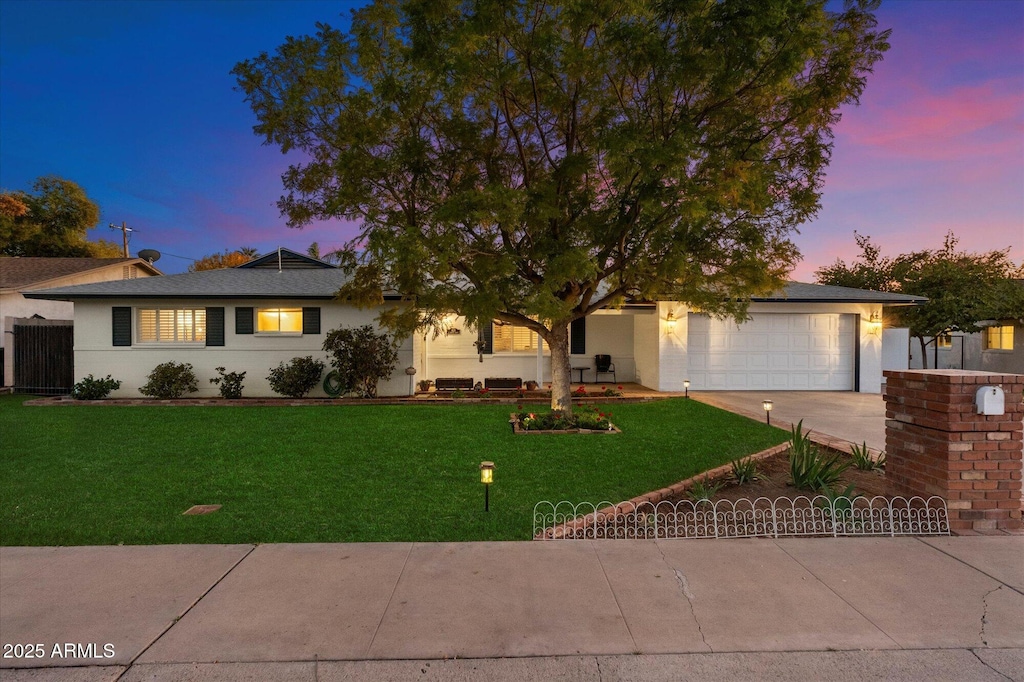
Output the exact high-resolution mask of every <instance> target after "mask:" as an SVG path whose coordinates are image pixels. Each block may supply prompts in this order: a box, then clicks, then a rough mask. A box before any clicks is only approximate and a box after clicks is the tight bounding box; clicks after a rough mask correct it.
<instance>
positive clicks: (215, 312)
mask: <svg viewBox="0 0 1024 682" xmlns="http://www.w3.org/2000/svg"><path fill="white" fill-rule="evenodd" d="M206 345H207V346H223V345H224V309H223V308H207V309H206Z"/></svg>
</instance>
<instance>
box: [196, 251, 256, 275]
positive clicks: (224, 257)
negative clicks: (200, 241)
mask: <svg viewBox="0 0 1024 682" xmlns="http://www.w3.org/2000/svg"><path fill="white" fill-rule="evenodd" d="M251 260H252V257H251V256H248V255H246V254H245V253H243V252H242V249H237V250H235V251H229V250H227V249H225V250H224V253H211V254H210V255H209V256H203V257H202V258H200V259H199V260H197V261H194V262H193V263H192V265H190V266H188V271H189V272H202V271H203V270H221V269H223V268H236V267H238V266H239V265H243V264H245V263H248V262H249V261H251Z"/></svg>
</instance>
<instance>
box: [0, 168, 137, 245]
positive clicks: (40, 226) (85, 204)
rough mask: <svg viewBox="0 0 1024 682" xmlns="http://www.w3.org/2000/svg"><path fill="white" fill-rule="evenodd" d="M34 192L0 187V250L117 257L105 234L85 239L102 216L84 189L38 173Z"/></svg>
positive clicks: (72, 183) (111, 243) (33, 187)
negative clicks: (94, 238) (104, 237)
mask: <svg viewBox="0 0 1024 682" xmlns="http://www.w3.org/2000/svg"><path fill="white" fill-rule="evenodd" d="M32 190H33V191H32V192H31V193H30V192H25V191H21V190H16V191H14V192H4V193H0V254H2V255H5V256H51V257H54V256H55V257H94V258H117V257H119V256H122V255H124V252H123V250H122V248H121V247H120V246H118V245H117V244H115V243H114V242H111V241H107V240H105V239H98V240H95V241H88V239H87V232H88V231H89V230H90V229H92V228H94V227H96V225H97V224H98V223H99V221H100V209H99V206H97V205H96V204H95V202H93V201H92V200H91V199H89V197H88V196H86V194H85V190H83V189H82V188H81V187H79V186H78V185H77V184H75V183H74V182H72V181H70V180H65V179H63V178H58V177H56V176H45V177H41V178H38V179H37V180H36V181H35V182H34V183H32Z"/></svg>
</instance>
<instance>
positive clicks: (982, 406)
mask: <svg viewBox="0 0 1024 682" xmlns="http://www.w3.org/2000/svg"><path fill="white" fill-rule="evenodd" d="M974 404H975V405H977V406H978V414H991V415H999V414H1005V413H1006V396H1005V395H1004V394H1003V389H1001V388H999V387H998V386H982V387H981V388H979V389H978V392H977V393H975V394H974Z"/></svg>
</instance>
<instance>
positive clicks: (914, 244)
mask: <svg viewBox="0 0 1024 682" xmlns="http://www.w3.org/2000/svg"><path fill="white" fill-rule="evenodd" d="M358 4H361V3H352V2H325V1H323V0H291V1H288V2H278V1H272V0H258V1H250V0H226V1H215V0H207V1H203V0H186V1H150V2H133V1H130V0H120V1H113V2H91V1H89V0H77V1H75V2H57V1H51V0H38V1H36V0H0V188H3V189H5V190H13V189H28V188H29V186H30V184H31V183H32V181H33V180H34V179H35V178H36V177H38V176H41V175H47V174H55V175H59V176H62V177H65V178H68V179H71V180H74V181H75V182H78V183H79V184H80V185H82V186H83V187H84V188H85V190H86V192H87V193H88V194H89V196H90V197H91V198H92V199H93V200H94V201H96V202H97V203H98V204H99V205H100V208H101V211H102V218H101V226H100V228H99V229H97V230H95V231H94V232H93V233H91V234H92V236H94V237H104V238H107V239H114V240H118V239H119V238H120V233H115V232H113V231H111V230H109V229H107V227H106V226H107V224H108V223H121V222H122V221H126V222H127V223H128V224H129V225H130V226H132V227H133V228H135V229H137V230H138V232H136V233H135V235H134V236H133V240H132V243H131V249H132V253H133V254H134V253H136V252H137V251H138V249H141V248H155V249H158V250H159V251H161V252H163V253H164V254H165V257H164V258H163V259H162V260H161V261H160V263H159V267H160V268H161V269H163V270H164V271H165V272H180V271H182V270H184V269H185V268H186V267H187V266H188V263H189V261H188V260H186V259H184V258H175V257H173V256H172V255H171V254H174V255H176V256H184V257H187V258H197V257H200V256H203V255H206V254H209V253H212V252H215V251H222V250H224V249H226V248H235V247H239V246H243V245H244V246H254V247H256V248H258V249H259V250H261V251H268V250H270V249H272V248H275V247H276V246H278V245H282V246H288V247H291V248H295V249H299V250H305V248H306V247H307V246H308V245H309V243H310V242H313V241H318V242H319V243H320V244H321V246H338V245H340V244H341V243H342V242H344V241H345V240H346V239H347V238H348V237H349V236H351V234H352V230H351V226H346V225H344V224H342V223H338V222H335V223H321V224H317V225H313V226H309V227H306V228H304V229H302V230H294V229H289V228H287V227H285V225H284V220H283V219H282V218H281V217H280V216H279V215H278V211H277V208H276V206H275V202H276V199H277V197H278V196H279V195H280V194H281V192H282V188H281V182H280V175H281V173H282V172H283V171H284V170H285V168H286V167H287V163H288V157H286V156H283V155H282V154H281V153H280V151H279V150H278V149H277V148H276V147H265V146H262V145H261V140H260V139H259V138H257V137H256V136H255V135H254V134H253V133H252V125H253V124H254V123H255V119H254V117H253V114H252V113H251V111H250V110H249V108H248V106H247V105H246V104H245V102H244V101H243V99H242V95H241V93H239V92H237V91H236V90H235V89H234V88H235V81H234V78H233V77H232V76H231V75H230V74H229V71H230V70H231V68H232V67H233V66H234V65H235V64H236V63H237V62H239V61H241V60H243V59H246V58H250V57H254V56H256V55H257V54H259V53H260V52H262V51H273V50H274V49H275V48H276V47H277V46H278V45H280V44H281V43H282V42H283V41H284V39H285V37H286V36H288V35H303V34H309V33H312V32H314V31H315V23H316V22H317V21H325V22H328V23H331V24H332V25H335V26H339V27H346V26H347V25H348V9H349V8H350V7H352V6H353V5H358ZM879 19H880V23H881V24H882V26H884V27H889V28H892V29H893V35H892V38H891V40H890V42H891V43H892V49H891V50H890V51H889V53H888V54H887V55H886V58H885V60H884V61H883V62H882V63H881V64H880V65H879V66H878V67H877V68H876V73H875V74H874V75H873V77H871V78H869V81H868V86H867V91H866V92H865V95H864V97H863V98H862V103H861V106H860V107H851V108H848V109H847V110H846V111H845V112H844V119H843V121H842V122H841V123H840V124H839V126H838V127H837V129H836V138H835V147H834V151H833V161H832V164H831V167H830V169H829V171H828V178H827V181H826V185H825V191H824V196H823V208H822V211H821V213H820V214H819V216H818V217H817V218H816V219H815V220H814V221H813V222H812V223H809V224H807V225H805V226H803V228H802V229H801V234H799V235H796V236H795V241H796V243H797V245H798V246H799V247H800V249H801V251H802V252H803V254H804V261H803V263H802V264H801V265H800V266H798V268H797V269H796V271H795V272H794V277H795V278H796V279H800V280H803V281H811V279H812V278H813V271H814V269H815V268H817V267H820V266H823V265H827V264H829V263H831V262H832V261H833V260H835V258H836V257H843V258H847V259H848V258H850V257H852V256H853V255H854V243H853V231H854V230H857V231H859V232H861V233H864V234H869V235H871V236H872V237H873V238H874V239H875V241H877V242H878V243H879V244H881V245H882V247H883V250H885V251H886V252H887V253H890V254H893V253H899V252H902V251H906V250H911V249H919V248H926V247H938V246H940V245H941V243H942V238H943V235H944V234H945V233H946V232H947V231H948V230H953V231H955V232H956V233H957V235H958V236H959V237H960V238H961V246H963V247H965V248H967V249H970V250H976V251H981V250H989V249H996V248H1000V249H1001V248H1007V247H1010V248H1011V257H1012V258H1013V259H1014V260H1015V261H1017V262H1018V263H1019V262H1021V260H1024V2H1014V1H1000V0H996V1H994V2H989V1H986V0H976V1H972V2H967V1H961V0H955V1H954V0H950V1H938V0H935V1H928V2H924V1H921V0H895V1H890V2H887V3H884V4H883V7H882V9H881V11H880V12H879Z"/></svg>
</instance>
